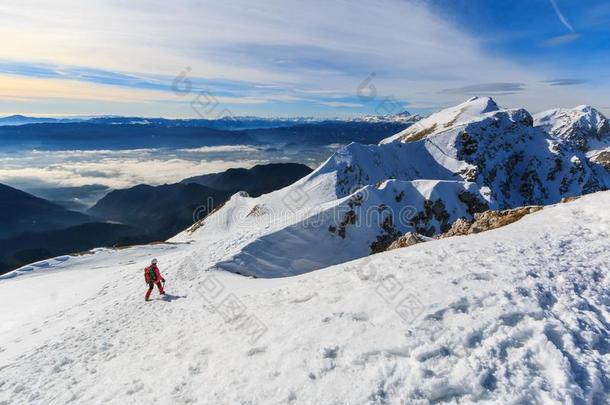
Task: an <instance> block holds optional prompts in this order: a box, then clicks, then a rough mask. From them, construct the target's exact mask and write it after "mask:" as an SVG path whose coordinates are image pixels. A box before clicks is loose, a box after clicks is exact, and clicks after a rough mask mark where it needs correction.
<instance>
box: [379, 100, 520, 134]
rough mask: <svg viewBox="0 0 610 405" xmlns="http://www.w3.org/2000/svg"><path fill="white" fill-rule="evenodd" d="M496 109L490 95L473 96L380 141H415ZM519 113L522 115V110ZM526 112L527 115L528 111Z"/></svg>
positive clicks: (484, 116)
mask: <svg viewBox="0 0 610 405" xmlns="http://www.w3.org/2000/svg"><path fill="white" fill-rule="evenodd" d="M498 111H502V110H501V109H500V107H499V106H498V104H496V102H495V101H494V100H493V99H492V98H491V97H473V98H471V99H469V100H467V101H465V102H463V103H461V104H459V105H457V106H454V107H449V108H446V109H444V110H441V111H439V112H437V113H434V114H432V115H430V116H429V117H427V118H424V119H422V120H420V121H419V122H417V123H416V124H415V125H412V126H411V127H409V128H407V129H405V130H404V131H402V132H400V133H398V134H396V135H394V136H391V137H389V138H386V139H384V140H383V141H381V143H390V142H394V141H400V142H415V141H418V140H421V139H424V138H426V137H428V136H431V135H434V134H438V133H442V132H445V131H447V130H450V129H452V128H454V127H456V126H460V125H464V124H466V123H469V122H472V121H477V120H480V119H484V118H486V117H487V116H488V115H489V114H492V113H494V112H498ZM523 111H525V110H523ZM520 114H521V115H523V113H522V112H521V113H520ZM527 114H528V115H529V113H527ZM520 119H523V118H520Z"/></svg>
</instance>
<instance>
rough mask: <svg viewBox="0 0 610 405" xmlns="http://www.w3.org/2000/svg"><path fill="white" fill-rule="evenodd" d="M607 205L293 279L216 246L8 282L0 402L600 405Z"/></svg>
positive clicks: (158, 250) (100, 254)
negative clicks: (233, 259) (150, 271)
mask: <svg viewBox="0 0 610 405" xmlns="http://www.w3.org/2000/svg"><path fill="white" fill-rule="evenodd" d="M242 203H243V201H242ZM609 206H610V192H601V193H596V194H591V195H588V196H585V197H582V198H581V199H579V200H576V201H573V202H570V203H566V204H558V205H556V206H552V207H547V208H545V209H544V210H543V211H540V212H538V213H535V214H532V215H529V216H527V217H525V218H524V219H522V220H521V221H519V222H516V223H514V224H512V225H509V226H506V227H504V228H500V229H497V230H494V231H490V232H486V233H483V234H478V235H469V236H464V237H456V238H448V239H443V240H438V241H433V242H428V243H424V244H419V245H416V246H414V247H410V248H406V249H398V250H393V251H390V252H387V253H383V254H379V255H374V256H370V257H367V258H364V259H360V260H356V261H352V262H348V263H344V264H341V265H338V266H334V267H329V268H325V269H322V270H319V271H315V272H310V273H307V274H303V275H300V276H296V277H288V278H276V279H252V278H246V277H241V276H238V275H235V274H232V273H228V272H223V271H216V270H213V266H214V264H215V263H217V262H218V261H219V260H222V259H224V258H226V257H227V255H228V254H229V253H230V252H228V250H230V246H228V245H224V244H223V243H224V242H223V243H220V242H219V243H218V244H215V243H213V241H212V240H211V238H212V236H210V244H209V245H207V248H206V249H202V248H201V247H202V246H200V245H199V244H198V243H197V241H193V242H191V243H186V242H185V243H175V244H164V245H156V246H143V247H137V248H132V249H124V250H118V251H113V250H107V249H102V250H97V251H96V252H94V254H91V255H83V256H79V257H68V258H63V259H62V260H51V261H48V262H47V265H46V266H45V265H43V264H38V265H37V266H35V267H37V268H32V270H31V271H21V272H18V273H9V275H7V276H4V277H1V278H0V297H1V300H2V301H1V302H2V311H0V325H1V326H0V376H1V377H0V403H2V404H11V405H13V404H26V403H27V404H29V403H33V404H64V403H70V402H72V403H115V404H129V403H143V404H151V403H172V404H187V403H202V404H289V403H294V404H428V403H472V402H474V401H481V402H484V403H494V404H521V403H528V404H529V403H544V404H581V403H597V404H602V403H608V401H610V380H609V379H608V376H607V374H608V370H609V369H610V340H609V339H610V335H609V333H610V326H609V324H608V322H609V321H610V312H609V310H610V307H609V306H610V276H609V273H608V270H609V269H608V265H609V263H610V238H609V232H610V212H609V210H608V207H609ZM199 237H201V236H199ZM235 243H236V244H239V243H240V242H239V241H236V242H235ZM153 256H155V257H157V258H158V259H159V263H160V267H161V270H162V272H163V273H164V275H165V277H166V279H167V280H168V283H167V291H168V294H169V295H168V296H167V297H166V298H165V299H159V298H158V295H157V292H156V291H155V293H154V294H153V297H154V300H153V301H151V302H148V303H145V302H144V300H143V294H144V290H145V286H144V283H143V277H142V274H141V273H142V268H143V267H144V266H145V265H146V264H147V262H148V260H149V259H150V258H151V257H153ZM11 276H12V277H11ZM231 303H232V304H233V305H229V304H231ZM236 307H237V308H238V309H237V310H236V309H235V308H236ZM231 308H232V309H231ZM225 319H226V320H225Z"/></svg>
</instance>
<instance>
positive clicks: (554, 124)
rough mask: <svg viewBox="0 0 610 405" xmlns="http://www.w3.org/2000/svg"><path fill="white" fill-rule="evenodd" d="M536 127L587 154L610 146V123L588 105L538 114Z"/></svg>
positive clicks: (535, 121)
mask: <svg viewBox="0 0 610 405" xmlns="http://www.w3.org/2000/svg"><path fill="white" fill-rule="evenodd" d="M534 125H535V126H537V127H539V128H541V129H542V130H544V131H545V132H547V133H548V134H549V135H551V136H552V137H554V138H556V139H559V140H562V141H566V142H568V143H570V144H572V145H574V146H575V147H577V148H578V149H580V150H582V151H585V152H586V151H590V150H596V149H604V148H607V147H609V146H610V121H608V119H607V118H606V117H605V116H604V115H603V114H602V113H601V112H599V111H598V110H596V109H595V108H593V107H591V106H588V105H581V106H578V107H575V108H571V109H569V108H556V109H553V110H549V111H544V112H541V113H538V114H536V115H535V116H534Z"/></svg>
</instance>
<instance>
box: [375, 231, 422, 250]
mask: <svg viewBox="0 0 610 405" xmlns="http://www.w3.org/2000/svg"><path fill="white" fill-rule="evenodd" d="M429 240H431V239H430V238H427V237H425V236H423V235H420V234H418V233H416V232H409V233H407V234H405V235H402V236H401V237H400V238H398V239H396V240H395V241H394V242H392V243H391V244H390V246H388V248H387V249H386V251H387V250H394V249H400V248H404V247H409V246H413V245H417V244H418V243H422V242H427V241H429Z"/></svg>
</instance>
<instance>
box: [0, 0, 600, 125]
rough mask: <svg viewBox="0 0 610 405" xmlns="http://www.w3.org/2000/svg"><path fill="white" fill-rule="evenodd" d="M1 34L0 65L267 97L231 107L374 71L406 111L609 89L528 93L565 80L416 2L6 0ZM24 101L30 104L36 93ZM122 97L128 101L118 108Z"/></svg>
mask: <svg viewBox="0 0 610 405" xmlns="http://www.w3.org/2000/svg"><path fill="white" fill-rule="evenodd" d="M556 11H557V13H558V17H559V18H560V19H561V21H562V22H563V23H564V24H566V27H568V28H570V27H572V26H571V25H570V24H569V22H568V21H567V19H566V18H565V16H563V15H562V14H561V13H560V11H559V9H558V8H556ZM0 37H2V38H5V39H6V38H9V39H17V38H18V39H19V40H5V41H4V42H3V46H2V47H1V48H0V59H6V60H15V61H19V60H23V58H24V55H27V58H28V60H31V61H47V62H51V63H55V64H67V65H80V66H82V65H87V66H90V67H95V68H102V69H108V70H112V71H119V72H134V73H133V74H134V75H136V76H137V75H169V76H171V75H177V74H179V73H180V72H181V71H183V69H184V68H185V67H186V66H190V67H191V68H192V75H193V76H198V77H203V78H208V79H223V80H234V81H240V82H250V83H253V86H252V88H253V89H257V91H263V94H265V93H264V91H265V89H268V91H269V93H267V96H268V97H266V96H263V95H261V93H256V94H257V95H256V96H251V97H250V98H248V97H229V96H225V95H219V96H218V97H224V98H222V100H221V101H222V102H223V103H228V104H237V103H258V104H260V103H265V102H268V101H270V100H271V101H299V100H302V99H301V98H300V96H302V95H308V96H312V97H314V96H313V95H316V94H317V96H321V95H323V94H324V92H331V93H335V94H340V95H351V96H353V95H354V94H355V92H356V87H357V86H358V85H359V84H360V82H361V81H362V80H364V78H365V77H366V76H367V75H368V74H369V73H370V72H373V71H374V72H377V77H376V80H375V85H376V87H377V89H378V91H379V94H382V95H393V96H395V97H396V98H398V99H400V100H407V101H409V103H412V104H413V105H447V104H454V103H457V102H460V101H463V100H462V97H461V96H460V95H458V94H453V95H451V94H442V93H440V91H441V90H443V89H450V88H460V87H464V86H471V85H476V84H477V83H497V82H507V83H523V84H524V85H526V87H527V91H525V92H521V93H519V94H512V95H508V96H505V97H502V98H501V100H500V101H501V102H504V103H506V104H509V105H511V106H524V107H527V108H530V109H533V110H541V109H544V108H548V107H550V106H554V105H555V104H556V103H557V102H558V101H559V102H560V103H565V104H570V105H571V104H577V103H580V102H581V100H583V99H586V100H587V102H588V103H593V104H602V102H603V101H605V100H606V99H607V96H606V94H607V92H606V91H603V90H605V89H597V90H592V89H585V88H583V89H579V90H578V92H564V93H559V92H557V91H556V90H550V89H549V88H550V86H546V87H539V88H537V89H536V91H535V92H534V87H535V86H532V85H531V84H532V83H540V82H541V81H543V80H545V79H548V78H549V77H558V76H559V75H561V73H562V72H555V71H554V70H553V68H551V67H549V66H544V67H539V68H536V66H532V65H531V64H530V65H520V64H518V63H515V62H512V61H510V60H507V59H505V58H502V57H501V56H498V55H489V54H487V52H486V51H484V50H483V48H482V46H481V43H482V39H481V38H477V37H475V36H473V35H469V34H467V33H465V32H464V30H463V29H462V28H461V27H459V26H457V25H455V24H453V23H452V22H451V21H448V20H447V19H446V17H443V16H440V15H438V14H437V13H434V12H433V11H432V10H430V9H429V8H428V7H427V4H426V2H421V1H417V0H406V1H399V0H371V1H361V2H356V1H348V0H335V1H330V2H329V1H325V0H309V1H300V0H260V1H256V2H252V1H246V0H233V1H225V2H219V1H216V0H201V1H195V0H176V1H173V2H172V3H171V5H170V3H167V2H162V1H160V0H147V1H143V0H139V1H136V0H134V1H130V2H115V1H105V0H91V1H88V2H81V1H77V0H57V1H54V2H40V1H35V0H3V2H2V3H1V4H0ZM565 40H567V38H563V39H559V41H565ZM558 69H559V68H558ZM255 85H256V86H257V87H255ZM287 89H288V90H287ZM298 89H305V90H304V91H305V93H301V92H299V90H298ZM95 91H96V93H95V94H102V96H103V97H104V99H107V98H109V97H110V96H108V95H107V94H106V93H104V92H102V91H101V90H100V89H95ZM92 92H93V90H92ZM19 95H21V96H22V97H27V98H28V100H29V99H31V98H34V99H35V98H36V97H37V95H36V92H35V88H33V87H32V88H30V89H29V91H21V93H19ZM17 96H18V94H13V97H17ZM134 97H135V96H134ZM134 97H132V99H133V98H134ZM141 97H146V96H145V93H143V92H140V93H138V95H137V97H135V99H136V101H137V103H134V106H133V107H132V106H130V105H127V104H126V103H122V105H121V107H120V109H122V110H117V113H122V114H127V113H129V111H133V110H135V108H136V107H135V105H136V104H138V105H143V104H145V103H146V101H144V100H141V99H140V98H141ZM154 97H155V99H157V98H158V97H157V95H156V94H155V95H154ZM558 97H559V98H558ZM123 99H130V98H129V97H125V98H124V97H119V98H117V101H118V100H123ZM322 101H323V102H326V103H327V104H326V105H327V106H329V107H341V106H339V105H334V106H333V105H329V104H328V100H322ZM254 107H255V106H254V105H253V106H252V108H254ZM344 107H347V105H344ZM354 107H355V106H354ZM130 108H132V110H130ZM156 108H157V109H160V108H159V107H156ZM180 108H182V106H181V107H180ZM184 108H185V109H186V110H187V112H186V113H187V114H188V113H190V112H191V111H190V110H189V109H188V106H184ZM141 110H142V108H140V109H138V110H137V111H141ZM165 111H170V110H169V109H168V110H165ZM175 111H176V110H175V108H172V109H171V112H172V113H173V115H176V113H175ZM163 113H164V111H163V110H160V114H163Z"/></svg>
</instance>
